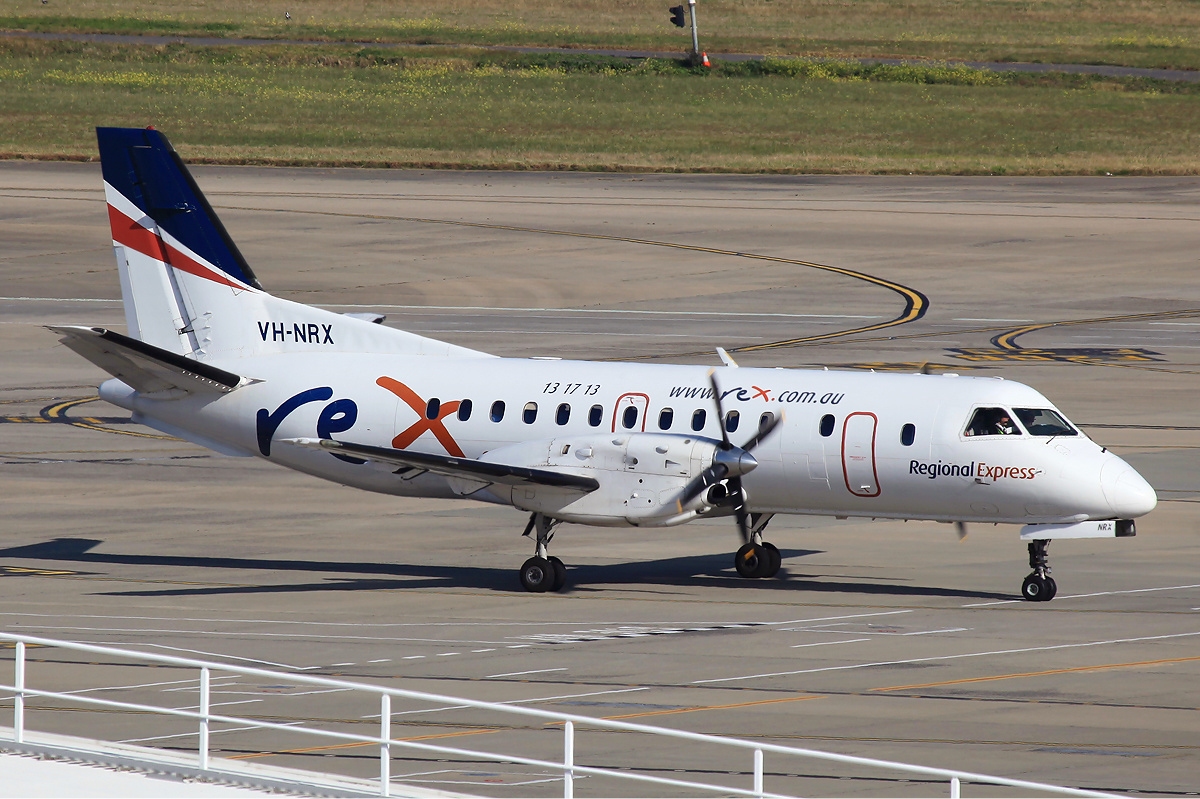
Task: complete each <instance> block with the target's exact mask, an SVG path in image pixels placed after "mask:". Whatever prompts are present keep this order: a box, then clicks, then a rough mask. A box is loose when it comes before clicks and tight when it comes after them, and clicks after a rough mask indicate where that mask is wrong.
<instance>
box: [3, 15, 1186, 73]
mask: <svg viewBox="0 0 1200 799" xmlns="http://www.w3.org/2000/svg"><path fill="white" fill-rule="evenodd" d="M673 2H675V0H663V2H661V3H657V2H647V1H646V0H574V1H573V2H570V3H563V2H559V1H557V0H556V1H555V2H550V1H549V0H470V2H466V0H441V1H440V2H433V1H432V0H388V2H382V0H377V1H376V2H368V1H367V0H358V1H357V2H355V1H354V0H256V1H255V2H250V0H193V2H189V3H186V4H185V3H178V2H173V1H170V0H50V3H49V4H48V5H45V6H43V5H41V4H39V3H36V2H33V0H0V28H3V29H9V30H31V31H87V32H106V33H132V34H167V35H189V34H191V35H201V36H250V37H264V38H299V39H313V40H326V41H329V40H354V41H364V40H373V41H380V42H409V43H443V44H458V45H471V44H474V45H479V44H510V45H542V46H560V47H578V46H589V47H617V48H650V49H668V50H672V49H673V50H683V49H685V48H686V47H687V46H688V45H689V44H690V39H689V35H690V34H689V33H688V32H687V31H685V30H679V29H677V28H674V27H672V26H671V25H670V23H669V22H668V15H667V6H668V5H671V4H672V3H673ZM698 8H699V21H700V31H701V43H702V46H703V48H704V49H706V50H708V51H709V52H710V53H712V52H763V53H770V54H776V55H808V56H818V55H819V56H831V57H852V56H853V57H857V56H884V57H891V56H895V57H915V58H931V59H942V60H945V59H976V60H989V61H1048V62H1067V63H1075V62H1084V63H1098V64H1125V65H1130V66H1145V67H1176V68H1190V69H1200V3H1197V2H1196V1H1195V0H1039V1H1038V2H1030V1H1029V0H853V2H831V1H830V0H701V2H700V3H699V6H698ZM285 10H288V11H290V12H291V14H292V17H293V19H292V20H291V21H290V22H289V21H286V20H285V19H284V11H285Z"/></svg>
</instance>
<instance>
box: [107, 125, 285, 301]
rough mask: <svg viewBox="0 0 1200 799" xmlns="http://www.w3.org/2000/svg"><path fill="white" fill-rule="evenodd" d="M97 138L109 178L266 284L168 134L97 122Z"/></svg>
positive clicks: (201, 245) (200, 251) (218, 259)
mask: <svg viewBox="0 0 1200 799" xmlns="http://www.w3.org/2000/svg"><path fill="white" fill-rule="evenodd" d="M96 140H97V141H98V142H99V144H100V166H101V169H102V171H103V172H104V180H105V182H106V183H108V184H109V185H110V186H112V187H113V188H114V189H116V190H117V191H118V192H120V193H121V194H123V195H124V196H125V197H126V198H127V199H128V200H129V201H130V202H132V203H133V204H134V205H136V206H137V207H138V208H139V209H141V211H142V212H143V213H144V214H146V215H147V216H149V217H150V218H151V219H153V220H154V221H155V222H156V223H157V224H158V226H159V227H160V228H161V229H162V230H164V231H166V232H167V233H169V234H171V235H172V236H174V237H175V238H176V239H178V240H179V241H180V242H182V243H183V244H184V245H185V246H187V247H188V248H189V249H191V250H192V251H193V252H195V253H196V254H197V255H199V256H201V257H202V258H204V259H205V260H207V261H208V262H209V263H211V264H212V265H213V266H215V267H216V268H218V269H220V270H221V271H223V272H225V274H227V275H229V276H230V277H233V278H236V279H237V280H240V281H242V282H243V283H246V284H249V285H251V286H254V287H255V288H257V289H261V288H262V286H261V285H260V284H259V282H258V278H256V277H255V276H254V272H253V271H251V269H250V266H249V264H247V263H246V259H245V258H243V257H242V254H241V253H240V252H238V248H237V245H235V244H234V243H233V239H231V238H229V234H228V233H227V232H226V231H225V226H224V225H222V224H221V220H220V219H218V218H217V215H216V213H214V212H213V209H212V206H210V205H209V204H208V200H206V199H205V198H204V193H203V192H201V191H200V187H199V186H197V185H196V181H195V180H193V179H192V176H191V174H190V173H189V172H188V170H187V167H185V166H184V165H183V161H182V160H180V158H179V155H178V154H177V153H176V152H175V148H173V147H172V146H171V143H170V142H169V141H167V137H166V136H164V135H162V134H161V133H159V132H158V131H157V130H153V129H150V128H146V129H143V128H96Z"/></svg>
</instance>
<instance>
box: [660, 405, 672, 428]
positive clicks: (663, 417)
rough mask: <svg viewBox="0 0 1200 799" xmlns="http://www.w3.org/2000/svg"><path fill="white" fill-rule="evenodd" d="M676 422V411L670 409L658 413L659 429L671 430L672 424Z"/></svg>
mask: <svg viewBox="0 0 1200 799" xmlns="http://www.w3.org/2000/svg"><path fill="white" fill-rule="evenodd" d="M674 421H675V411H673V410H671V409H670V408H663V409H662V410H661V411H659V412H658V429H659V430H670V429H671V423H672V422H674Z"/></svg>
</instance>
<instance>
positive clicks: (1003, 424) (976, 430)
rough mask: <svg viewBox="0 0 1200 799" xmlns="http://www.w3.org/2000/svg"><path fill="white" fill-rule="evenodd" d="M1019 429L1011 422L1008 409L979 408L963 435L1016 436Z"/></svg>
mask: <svg viewBox="0 0 1200 799" xmlns="http://www.w3.org/2000/svg"><path fill="white" fill-rule="evenodd" d="M1020 434H1021V431H1020V430H1019V429H1017V426H1016V425H1015V424H1014V423H1013V420H1012V418H1011V417H1010V416H1009V415H1008V411H1006V410H1004V409H1003V408H980V409H978V410H977V411H975V415H974V416H972V417H971V423H970V424H969V425H967V429H966V433H965V435H968V436H1016V435H1020Z"/></svg>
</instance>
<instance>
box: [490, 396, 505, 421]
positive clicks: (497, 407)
mask: <svg viewBox="0 0 1200 799" xmlns="http://www.w3.org/2000/svg"><path fill="white" fill-rule="evenodd" d="M503 418H504V400H496V401H495V402H493V403H492V421H493V422H498V421H500V420H501V419H503Z"/></svg>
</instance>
